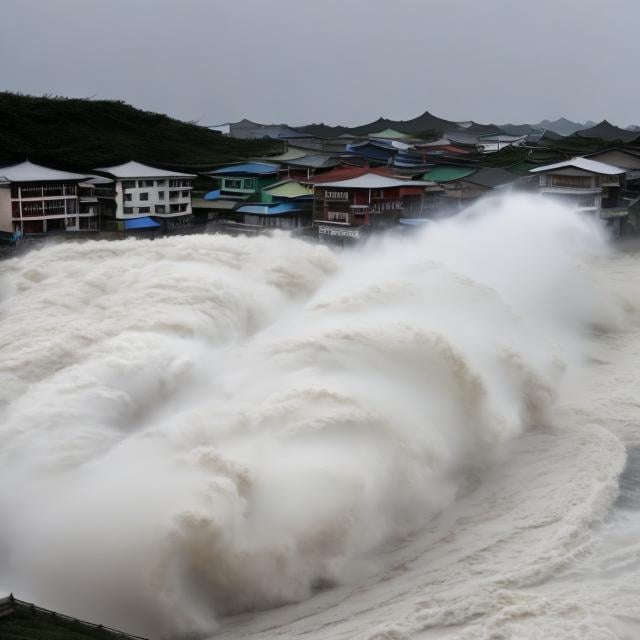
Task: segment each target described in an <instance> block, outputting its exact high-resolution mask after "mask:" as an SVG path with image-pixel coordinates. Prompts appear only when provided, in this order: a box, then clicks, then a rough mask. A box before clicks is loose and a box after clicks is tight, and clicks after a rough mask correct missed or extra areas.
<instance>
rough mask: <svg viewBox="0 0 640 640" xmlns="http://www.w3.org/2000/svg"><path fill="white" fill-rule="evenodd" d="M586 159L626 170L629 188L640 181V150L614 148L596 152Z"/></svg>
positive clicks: (588, 155)
mask: <svg viewBox="0 0 640 640" xmlns="http://www.w3.org/2000/svg"><path fill="white" fill-rule="evenodd" d="M584 157H585V158H588V159H589V160H596V161H597V162H604V163H605V164H611V165H613V166H614V167H620V169H625V171H626V182H627V185H628V186H629V182H630V181H635V180H640V150H638V149H635V150H634V149H624V148H622V147H613V148H611V149H604V150H602V151H596V152H595V153H588V154H586V155H585V156H584Z"/></svg>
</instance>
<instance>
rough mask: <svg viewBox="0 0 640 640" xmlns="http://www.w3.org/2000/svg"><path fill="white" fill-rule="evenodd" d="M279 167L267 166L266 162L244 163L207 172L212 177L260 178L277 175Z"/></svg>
mask: <svg viewBox="0 0 640 640" xmlns="http://www.w3.org/2000/svg"><path fill="white" fill-rule="evenodd" d="M279 169H280V167H279V166H278V165H277V164H268V163H266V162H245V163H244V164H234V165H230V166H228V167H222V168H220V169H215V170H214V171H209V175H212V176H244V175H252V176H262V175H269V174H271V173H278V170H279Z"/></svg>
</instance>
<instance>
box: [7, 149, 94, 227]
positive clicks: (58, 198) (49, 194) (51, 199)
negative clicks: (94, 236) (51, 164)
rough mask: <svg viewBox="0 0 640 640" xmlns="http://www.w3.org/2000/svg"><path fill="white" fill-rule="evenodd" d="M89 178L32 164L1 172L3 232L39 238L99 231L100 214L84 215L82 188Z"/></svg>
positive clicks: (23, 163) (86, 213) (90, 213)
mask: <svg viewBox="0 0 640 640" xmlns="http://www.w3.org/2000/svg"><path fill="white" fill-rule="evenodd" d="M86 178H87V176H84V175H80V174H78V173H70V172H68V171H58V170H57V169H50V168H48V167H42V166H40V165H37V164H33V163H32V162H29V161H26V162H21V163H20V164H16V165H12V166H10V167H2V168H0V230H1V231H4V232H7V233H14V232H16V231H19V232H20V233H21V234H22V235H35V234H44V233H51V232H55V231H80V230H84V229H94V228H96V225H97V222H96V221H97V216H98V214H97V210H96V211H92V210H91V209H88V210H86V211H85V212H84V213H82V215H81V214H80V209H81V207H80V199H79V184H80V183H81V182H83V181H84V180H86Z"/></svg>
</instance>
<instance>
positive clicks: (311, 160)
mask: <svg viewBox="0 0 640 640" xmlns="http://www.w3.org/2000/svg"><path fill="white" fill-rule="evenodd" d="M286 164H287V165H289V166H290V167H305V168H306V167H308V168H311V169H323V168H329V167H336V166H337V165H339V164H340V160H337V159H336V158H335V157H334V156H330V155H327V154H324V153H315V154H309V155H307V156H303V157H302V158H296V159H295V160H288V161H287V163H286Z"/></svg>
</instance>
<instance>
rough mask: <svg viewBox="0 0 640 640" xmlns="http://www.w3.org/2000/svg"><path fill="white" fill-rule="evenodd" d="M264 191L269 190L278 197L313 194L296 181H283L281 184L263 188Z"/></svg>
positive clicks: (296, 196)
mask: <svg viewBox="0 0 640 640" xmlns="http://www.w3.org/2000/svg"><path fill="white" fill-rule="evenodd" d="M263 191H267V192H268V193H269V194H270V195H272V196H274V197H276V198H300V197H303V196H310V195H312V193H311V191H310V190H309V189H307V188H306V187H303V186H302V185H301V184H300V183H299V182H295V181H290V182H281V183H280V184H276V185H273V186H271V187H268V188H267V189H263Z"/></svg>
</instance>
